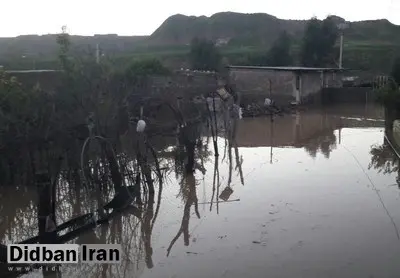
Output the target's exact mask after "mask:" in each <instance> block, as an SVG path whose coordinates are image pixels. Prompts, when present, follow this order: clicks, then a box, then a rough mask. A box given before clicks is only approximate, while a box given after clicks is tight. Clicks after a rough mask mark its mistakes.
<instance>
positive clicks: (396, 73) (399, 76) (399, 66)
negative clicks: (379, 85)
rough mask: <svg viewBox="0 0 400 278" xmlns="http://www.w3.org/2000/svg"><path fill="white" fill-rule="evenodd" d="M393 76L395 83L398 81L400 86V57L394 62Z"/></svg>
mask: <svg viewBox="0 0 400 278" xmlns="http://www.w3.org/2000/svg"><path fill="white" fill-rule="evenodd" d="M391 76H392V77H393V79H394V81H396V83H397V84H398V85H399V84H400V56H399V57H397V58H396V59H395V60H394V63H393V66H392V72H391Z"/></svg>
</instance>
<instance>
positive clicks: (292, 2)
mask: <svg viewBox="0 0 400 278" xmlns="http://www.w3.org/2000/svg"><path fill="white" fill-rule="evenodd" d="M0 1H1V2H2V3H1V10H2V12H3V13H2V15H1V17H0V23H1V25H0V26H2V27H1V28H0V37H8V36H17V35H25V34H48V33H58V32H60V30H61V26H63V25H67V27H68V28H67V30H68V32H70V33H71V34H80V35H93V34H94V33H97V34H106V33H116V34H119V35H149V34H151V33H152V32H153V31H154V30H155V29H156V28H157V27H158V26H159V25H160V24H161V23H162V22H163V21H164V20H165V19H166V18H167V17H169V16H170V15H173V14H177V13H181V14H185V15H197V16H198V15H206V16H210V15H212V14H214V13H217V12H222V11H234V12H243V13H254V12H262V13H269V14H271V15H274V16H277V17H279V18H284V19H308V18H310V17H312V16H317V17H318V18H324V17H326V16H327V15H329V14H334V15H338V16H341V17H343V18H345V19H346V20H351V21H358V20H365V19H378V18H387V19H389V20H390V21H391V22H392V23H395V24H398V25H400V0H379V1H377V0H333V1H332V0H331V1H325V0H302V1H300V0H245V1H243V0H229V1H228V0H222V1H221V0H219V1H218V0H201V1H187V0H185V1H184V0H158V1H155V0H144V1H139V0H112V1H105V0H97V1H94V0H79V1H78V0H68V1H66V0H65V1H60V0H11V1H7V0H0ZM300 3H301V4H300Z"/></svg>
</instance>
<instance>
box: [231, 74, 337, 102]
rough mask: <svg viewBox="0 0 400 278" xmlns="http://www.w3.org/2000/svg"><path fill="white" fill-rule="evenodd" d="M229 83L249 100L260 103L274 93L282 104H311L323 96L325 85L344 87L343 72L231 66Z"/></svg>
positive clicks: (274, 97) (272, 96)
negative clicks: (237, 67)
mask: <svg viewBox="0 0 400 278" xmlns="http://www.w3.org/2000/svg"><path fill="white" fill-rule="evenodd" d="M229 82H230V83H232V84H233V85H234V86H235V89H236V90H237V91H238V92H240V93H241V95H242V97H243V98H245V99H247V100H248V101H256V102H258V101H262V100H264V99H265V98H266V97H268V96H271V98H272V99H273V100H275V101H276V102H277V103H279V104H287V103H289V102H291V101H300V102H303V103H307V102H309V101H312V100H314V98H315V97H317V96H319V93H320V92H321V89H322V88H323V87H341V75H339V74H337V73H331V72H325V73H321V72H315V71H310V72H308V71H303V72H294V71H282V70H268V69H234V68H231V69H230V71H229ZM270 88H271V91H272V92H271V94H270Z"/></svg>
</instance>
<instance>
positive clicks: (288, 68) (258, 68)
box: [227, 66, 349, 72]
mask: <svg viewBox="0 0 400 278" xmlns="http://www.w3.org/2000/svg"><path fill="white" fill-rule="evenodd" d="M227 68H230V69H254V70H276V71H317V72H321V71H336V72H337V71H347V70H349V69H343V68H342V69H340V68H310V67H259V66H227Z"/></svg>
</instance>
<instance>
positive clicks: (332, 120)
mask: <svg viewBox="0 0 400 278" xmlns="http://www.w3.org/2000/svg"><path fill="white" fill-rule="evenodd" d="M383 114H384V113H383V109H382V108H380V107H376V106H372V105H369V106H365V105H352V106H344V105H342V106H337V107H332V108H330V109H327V110H324V111H319V110H318V111H316V110H313V111H305V112H299V113H297V114H294V115H286V116H284V117H278V118H276V119H275V121H274V122H272V123H271V121H270V119H269V118H256V119H242V120H240V122H239V126H238V130H237V137H236V146H237V148H236V149H235V148H233V149H232V153H231V155H229V152H228V150H225V151H224V148H225V146H226V141H225V139H224V137H223V136H220V137H219V139H218V146H219V157H218V161H217V163H216V161H215V157H214V155H213V145H212V140H211V139H210V140H209V141H208V143H206V145H207V144H208V145H207V151H206V152H205V153H203V157H202V158H203V160H202V161H199V162H198V163H199V164H201V163H203V164H204V168H205V170H206V171H205V173H204V174H203V173H201V171H199V170H197V171H196V173H195V175H194V177H191V176H189V177H182V175H180V174H177V175H175V173H173V172H172V173H170V174H169V175H168V176H167V179H166V182H165V183H164V186H163V191H162V198H161V201H160V209H159V212H158V215H157V218H156V220H155V222H154V226H153V228H152V232H151V233H149V232H147V233H146V232H144V230H143V227H142V226H143V225H145V224H144V223H142V222H140V221H138V219H137V218H136V217H134V216H132V215H122V216H121V217H119V218H116V219H114V220H113V221H112V223H111V224H110V225H108V226H103V227H100V228H98V229H97V230H96V231H94V232H91V233H86V234H84V235H81V236H80V237H79V238H78V239H76V240H73V241H71V243H94V242H95V243H112V242H114V243H121V244H122V246H123V248H124V249H125V250H126V252H127V255H125V257H124V261H123V262H122V264H121V265H119V266H111V265H109V266H104V265H103V266H102V265H95V266H85V265H82V266H79V267H76V266H69V267H65V268H64V269H63V271H62V276H63V277H81V276H84V277H135V278H138V277H140V278H153V277H154V278H158V277H171V278H172V277H174V278H178V277H182V278H187V277H191V278H197V277H199V278H200V277H215V278H218V277H221V278H222V277H232V278H236V277H237V278H242V277H247V278H250V277H260V278H261V277H269V278H278V277H285V278H286V277H296V278H300V277H307V278H314V277H315V278H321V277H340V278H347V277H349V278H357V277H384V278H390V277H399V276H400V264H399V263H398V258H399V257H400V236H399V226H400V200H399V196H400V191H399V185H398V184H397V182H396V181H397V177H398V175H399V173H400V172H399V167H398V161H397V160H396V158H395V155H394V154H393V152H392V151H391V149H390V147H388V146H387V144H384V118H383V117H384V116H383ZM204 142H207V139H206V138H204ZM170 149H171V148H168V149H166V150H165V152H164V154H166V153H168V151H169V150H170ZM230 158H231V159H230ZM166 163H167V161H165V162H164V165H165V164H166ZM216 165H217V167H216ZM216 169H217V171H216ZM230 169H231V170H230ZM230 173H231V175H230ZM230 176H231V177H230ZM227 187H228V189H226V188H227ZM156 189H157V188H156ZM0 190H1V191H0V198H1V199H0V209H1V216H2V217H3V219H2V223H1V224H0V225H1V226H0V227H1V228H0V232H1V234H0V239H1V242H2V243H3V244H6V243H10V242H18V241H21V240H24V239H26V238H28V237H31V236H34V235H35V232H37V228H36V226H37V222H36V216H35V215H36V214H35V213H36V212H35V209H36V208H35V197H34V196H35V194H36V193H35V192H31V191H30V189H23V190H21V189H18V190H19V191H18V192H19V193H18V197H15V192H13V191H15V190H17V189H15V188H14V189H10V188H4V189H3V188H0ZM221 193H223V194H222V196H221V197H222V198H217V197H218V196H220V195H221ZM229 194H230V195H229ZM156 195H157V192H156ZM224 195H227V196H224ZM63 196H65V197H64V198H62V199H61V200H60V201H59V203H60V204H59V207H58V211H59V212H60V214H62V215H63V216H62V217H64V218H65V220H67V219H69V218H70V217H72V216H73V215H74V211H76V208H75V205H74V204H75V203H74V201H73V200H71V198H69V197H68V196H69V195H68V193H64V195H63ZM196 198H197V200H198V210H197V212H198V213H196V209H195V202H192V201H191V200H193V199H196ZM223 199H225V200H227V201H224V200H223ZM156 201H157V200H156ZM156 203H157V202H156ZM144 222H146V221H144ZM148 226H149V227H151V226H152V225H148ZM141 227H142V228H141ZM24 277H42V274H41V273H40V272H36V273H29V274H27V275H24Z"/></svg>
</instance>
